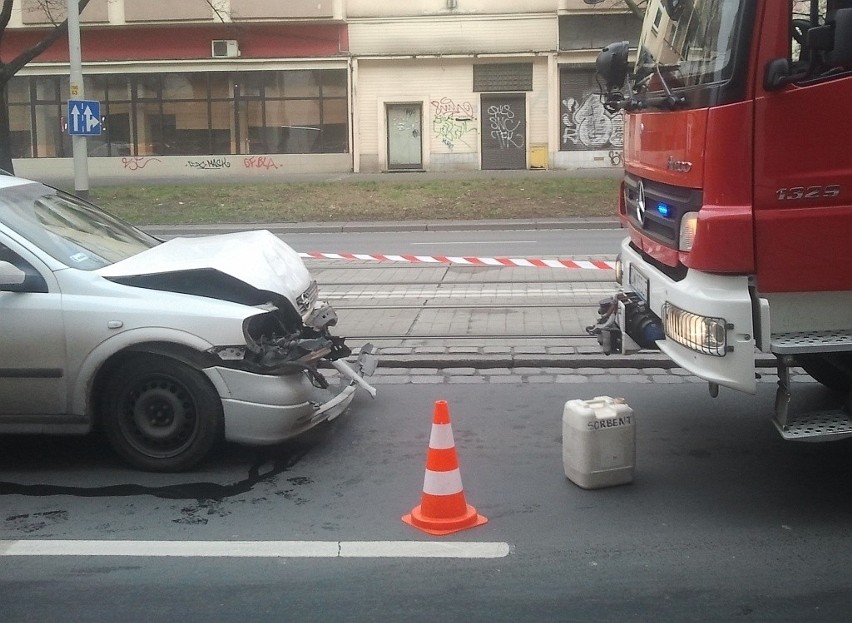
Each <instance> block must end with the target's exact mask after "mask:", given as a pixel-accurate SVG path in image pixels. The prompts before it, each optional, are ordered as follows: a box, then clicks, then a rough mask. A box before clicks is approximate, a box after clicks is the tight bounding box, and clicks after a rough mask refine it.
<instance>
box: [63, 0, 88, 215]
mask: <svg viewBox="0 0 852 623" xmlns="http://www.w3.org/2000/svg"><path fill="white" fill-rule="evenodd" d="M68 60H69V62H70V64H71V75H70V85H71V89H70V98H69V99H83V97H84V96H85V93H84V91H83V61H82V52H81V48H80V7H79V4H78V0H68ZM68 123H69V124H70V123H71V119H68ZM71 150H72V153H73V154H74V191H75V193H76V194H77V196H79V197H82V198H83V199H88V198H89V162H88V159H87V158H88V154H87V153H86V137H85V136H79V135H72V136H71Z"/></svg>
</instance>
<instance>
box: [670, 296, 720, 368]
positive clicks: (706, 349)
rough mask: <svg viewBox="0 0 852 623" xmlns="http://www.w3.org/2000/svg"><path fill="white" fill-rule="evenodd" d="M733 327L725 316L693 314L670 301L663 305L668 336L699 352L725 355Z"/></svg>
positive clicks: (716, 355) (715, 355) (718, 355)
mask: <svg viewBox="0 0 852 623" xmlns="http://www.w3.org/2000/svg"><path fill="white" fill-rule="evenodd" d="M731 328H733V327H732V326H731V325H729V324H728V323H727V322H726V321H725V319H724V318H713V317H710V316H701V315H699V314H693V313H692V312H688V311H685V310H683V309H681V308H680V307H677V306H675V305H672V304H671V303H668V302H667V303H665V304H664V305H663V329H664V330H665V332H666V337H667V338H669V339H671V340H674V341H675V342H677V343H678V344H681V345H683V346H686V347H687V348H689V349H691V350H694V351H698V352H699V353H704V354H705V355H713V356H714V357H724V356H725V353H727V352H728V350H729V348H728V329H731Z"/></svg>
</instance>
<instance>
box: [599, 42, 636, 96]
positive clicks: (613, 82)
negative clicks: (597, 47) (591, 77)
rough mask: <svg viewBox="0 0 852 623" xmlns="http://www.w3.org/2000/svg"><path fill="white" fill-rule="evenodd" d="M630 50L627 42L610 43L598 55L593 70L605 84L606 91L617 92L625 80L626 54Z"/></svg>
mask: <svg viewBox="0 0 852 623" xmlns="http://www.w3.org/2000/svg"><path fill="white" fill-rule="evenodd" d="M629 50H630V43H629V42H628V41H617V42H615V43H610V44H609V45H608V46H606V47H605V48H604V49H603V50H601V51H600V54H598V58H597V60H596V61H595V68H596V69H597V71H598V73H599V74H600V75H601V77H602V78H603V79H604V82H606V88H607V90H608V91H617V90H620V89H621V87H623V86H624V81H625V80H627V53H628V51H629Z"/></svg>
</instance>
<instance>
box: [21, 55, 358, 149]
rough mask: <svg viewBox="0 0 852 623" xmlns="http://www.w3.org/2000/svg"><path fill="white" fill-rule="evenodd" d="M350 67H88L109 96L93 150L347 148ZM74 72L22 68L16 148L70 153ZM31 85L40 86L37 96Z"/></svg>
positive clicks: (88, 83) (91, 89) (91, 92)
mask: <svg viewBox="0 0 852 623" xmlns="http://www.w3.org/2000/svg"><path fill="white" fill-rule="evenodd" d="M346 85H347V75H346V71H345V70H288V71H265V72H242V73H237V72H233V73H231V72H191V73H167V74H135V75H96V76H86V77H85V84H84V86H85V97H86V98H87V99H97V100H98V101H100V102H101V123H102V126H101V127H102V134H101V136H99V137H90V138H88V139H87V146H88V152H89V155H90V156H96V157H100V156H106V157H116V156H121V157H125V156H172V155H207V154H211V155H215V154H274V153H282V154H285V153H289V154H293V153H323V152H325V153H344V152H346V151H347V148H348V101H347V86H346ZM68 90H69V89H68V78H67V77H60V76H37V77H36V76H33V77H16V78H14V79H13V80H12V81H11V82H10V84H9V90H8V94H9V111H10V112H9V114H10V118H11V121H12V133H13V136H12V143H13V150H14V151H13V153H14V157H16V158H29V157H36V158H45V157H47V158H51V157H66V158H67V157H70V156H71V141H70V137H69V136H68V132H67V119H66V118H65V116H66V115H67V100H68ZM30 93H33V94H34V96H35V97H34V99H33V101H30Z"/></svg>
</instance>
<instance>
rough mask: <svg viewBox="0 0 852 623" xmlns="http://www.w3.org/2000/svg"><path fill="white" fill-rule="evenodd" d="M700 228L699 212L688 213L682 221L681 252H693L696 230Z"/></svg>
mask: <svg viewBox="0 0 852 623" xmlns="http://www.w3.org/2000/svg"><path fill="white" fill-rule="evenodd" d="M697 228H698V212H687V213H686V214H684V215H683V218H682V219H681V220H680V241H679V245H678V246H679V247H680V250H681V251H692V243H693V242H695V230H696V229H697Z"/></svg>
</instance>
